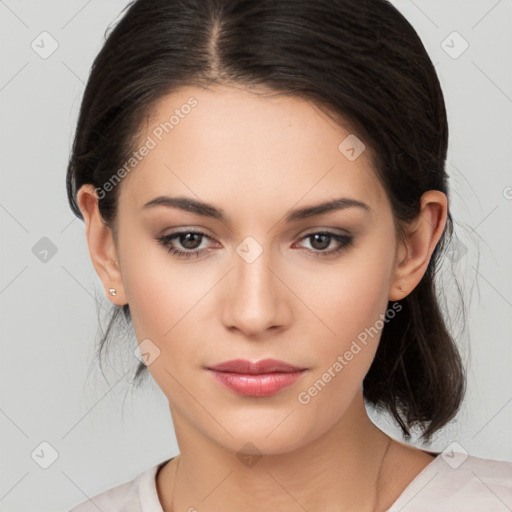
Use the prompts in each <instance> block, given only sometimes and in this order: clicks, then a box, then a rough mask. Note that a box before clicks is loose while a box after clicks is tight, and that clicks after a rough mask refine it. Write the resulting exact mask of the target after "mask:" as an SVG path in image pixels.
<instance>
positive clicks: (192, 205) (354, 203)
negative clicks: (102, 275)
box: [142, 196, 371, 223]
mask: <svg viewBox="0 0 512 512" xmlns="http://www.w3.org/2000/svg"><path fill="white" fill-rule="evenodd" d="M156 206H166V207H168V208H177V209H179V210H183V211H186V212H190V213H195V214H197V215H202V216H204V217H211V218H213V219H217V220H219V221H221V222H225V223H229V222H230V218H229V217H228V216H227V215H226V214H225V212H224V210H223V209H222V208H216V207H215V206H213V205H212V204H209V203H205V202H203V201H197V200H195V199H192V198H189V197H169V196H158V197H155V198H154V199H152V200H151V201H148V202H147V203H145V204H144V206H143V207H142V208H143V209H144V210H145V209H149V208H154V207H156ZM347 208H361V209H363V210H365V211H368V212H370V211H371V208H370V207H369V206H368V205H367V204H366V203H363V202H362V201H358V200H356V199H351V198H348V197H340V198H338V199H333V200H332V201H327V202H325V203H320V204H317V205H315V206H307V207H305V208H298V209H296V210H293V211H291V212H289V213H288V214H287V215H286V217H285V221H286V222H288V223H291V222H298V221H301V220H305V219H308V218H310V217H315V216H318V215H322V214H325V213H330V212H334V211H337V210H345V209H347Z"/></svg>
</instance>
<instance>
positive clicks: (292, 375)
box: [206, 359, 306, 397]
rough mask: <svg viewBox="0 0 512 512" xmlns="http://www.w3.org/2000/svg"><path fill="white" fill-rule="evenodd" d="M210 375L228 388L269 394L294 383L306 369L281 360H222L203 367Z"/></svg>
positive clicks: (259, 394)
mask: <svg viewBox="0 0 512 512" xmlns="http://www.w3.org/2000/svg"><path fill="white" fill-rule="evenodd" d="M206 369H207V370H208V371H209V372H210V373H211V375H212V376H213V378H214V379H215V380H216V381H217V382H219V383H220V384H222V385H224V386H225V387H227V388H228V389H230V390H231V391H234V392H235V393H237V394H239V395H242V396H251V397H265V396H271V395H274V394H276V393H277V392H279V391H280V390H281V389H284V388H285V387H288V386H291V385H292V384H294V383H295V382H296V381H297V380H298V379H299V378H300V377H301V376H302V374H303V373H304V372H305V371H306V368H300V367H298V366H293V365H291V364H288V363H285V362H284V361H278V360H275V359H264V360H262V361H257V362H255V363H253V362H251V361H246V360H243V359H236V360H232V361H225V362H223V363H220V364H217V365H215V366H210V367H207V368H206Z"/></svg>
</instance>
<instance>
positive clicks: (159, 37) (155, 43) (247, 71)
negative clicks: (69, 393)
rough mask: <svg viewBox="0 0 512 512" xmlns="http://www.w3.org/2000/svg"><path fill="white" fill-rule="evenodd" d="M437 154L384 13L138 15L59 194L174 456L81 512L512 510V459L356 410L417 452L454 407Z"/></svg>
mask: <svg viewBox="0 0 512 512" xmlns="http://www.w3.org/2000/svg"><path fill="white" fill-rule="evenodd" d="M447 142H448V129H447V120H446V111H445V106H444V100H443V95H442V91H441V89H440V85H439V81H438V79H437V76H436V73H435V70H434V68H433V66H432V63H431V61H430V59H429V57H428V55H427V53H426V51H425V49H424V47H423V45H422V43H421V41H420V39H419V37H418V36H417V34H416V32H415V31H414V29H413V28H412V27H411V26H410V24H409V23H408V22H407V21H406V20H405V18H404V17H403V16H402V15H401V14H400V13H399V12H398V11H397V10H396V9H395V8H394V7H393V6H392V5H390V4H389V3H388V2H386V1H384V0H366V1H360V0H337V1H335V2H331V1H330V2H327V1H324V0H319V1H315V2H303V1H292V2H290V1H284V0H272V1H270V0H268V1H266V0H263V1H261V0H260V1H257V2H253V1H246V0H245V1H243V0H202V1H198V0H182V1H177V0H157V1H155V0H153V1H149V0H137V1H135V2H133V3H132V4H131V5H130V6H129V8H128V10H127V12H126V13H125V14H124V16H123V18H122V19H121V21H120V22H119V23H118V24H117V26H116V27H115V28H114V30H113V31H112V32H111V34H110V35H109V36H108V39H107V41H106V43H105V45H104V47H103V49H102V50H101V52H100V53H99V55H98V57H97V58H96V60H95V62H94V65H93V69H92V72H91V76H90V77H89V81H88V84H87V87H86V90H85V94H84V99H83V102H82V106H81V111H80V116H79V120H78V126H77V132H76V136H75V142H74V146H73V151H72V155H71V158H70V163H69V168H68V178H67V185H68V194H69V199H70V204H71V207H72V209H73V211H74V213H75V214H76V215H77V216H79V217H80V218H82V219H83V220H84V221H85V226H86V236H87V241H88V245H89V250H90V255H91V258H92V261H93V264H94V266H95V269H96V271H97V273H98V275H99V277H100V279H101V281H102V283H103V286H104V289H105V293H106V294H107V296H108V297H109V299H110V300H111V301H112V302H113V304H114V305H115V312H114V315H113V317H112V322H114V321H115V320H116V318H117V317H118V316H119V314H120V312H122V314H123V316H124V318H125V319H126V320H127V321H131V322H132V323H133V327H134V331H135V334H136V336H137V340H138V343H139V348H140V354H141V363H140V365H139V368H138V370H137V373H136V378H137V379H140V378H142V377H143V376H144V375H145V374H146V373H147V372H148V371H149V373H150V375H151V377H152V378H154V379H155V381H156V382H157V384H158V385H159V386H160V388H161V389H162V391H163V392H164V393H165V395H166V397H167V398H168V400H169V407H170V411H171V414H172V418H173V423H174V428H175V432H176V438H177V441H178V445H179V448H180V454H179V456H177V457H174V458H172V459H170V460H165V461H163V462H162V463H160V464H158V465H156V466H154V467H153V468H149V469H147V470H146V471H144V472H143V473H141V474H140V475H139V476H138V477H137V478H136V479H135V480H133V481H132V482H128V483H126V484H123V485H120V486H118V487H115V488H113V489H110V490H107V491H105V492H103V493H101V494H100V495H98V496H96V497H94V498H92V499H91V500H88V501H86V502H84V503H82V504H80V505H79V506H77V507H75V508H74V509H73V511H75V512H85V511H87V510H98V509H100V510H105V511H106V510H108V511H114V510H119V511H121V510H123V511H143V512H150V511H159V512H170V511H177V510H189V511H193V510H198V511H202V510H204V511H217V510H219V511H220V510H222V511H224V512H229V511H231V510H244V511H245V510H247V511H264V510H265V511H266V510H283V511H289V510H301V509H302V510H307V511H316V510H322V511H338V510H357V511H377V510H379V511H380V510H390V511H393V512H394V511H398V510H402V509H404V508H405V510H436V511H439V510H459V509H464V510H491V509H494V508H493V507H498V506H503V504H507V506H509V507H510V506H512V483H511V478H510V476H511V471H510V470H511V469H512V463H506V462H498V461H492V460H487V459H480V458H477V457H473V456H469V457H467V454H464V453H458V452H457V450H453V449H450V450H448V451H447V452H445V453H442V454H439V453H432V452H428V451H424V450H420V449H418V448H415V447H413V446H412V445H409V444H406V443H403V442H400V441H398V440H395V439H393V438H391V437H390V436H388V435H387V434H385V433H384V432H382V431H381V430H380V429H379V428H377V427H376V426H375V425H374V424H373V423H372V421H371V420H370V418H369V417H368V414H367V411H366V407H365V405H366V404H371V405H373V406H376V407H377V408H379V409H382V410H384V411H387V412H389V413H390V414H391V415H392V417H393V418H394V419H395V420H396V422H397V423H398V425H399V426H400V427H401V429H402V431H403V433H404V437H405V438H406V439H409V438H410V434H411V431H412V430H413V429H414V428H418V429H419V430H420V431H421V437H422V439H424V440H426V441H429V440H430V439H431V438H432V436H433V434H435V433H436V432H437V431H439V430H440V429H441V428H442V427H443V426H445V425H446V424H447V423H448V422H449V421H450V420H451V419H452V418H453V417H454V416H455V414H456V413H457V410H458V408H459V406H460V404H461V401H462V399H463V396H464V390H465V377H464V368H463V365H462V363H461V358H460V355H459V353H458V351H457V348H456V345H455V343H454V341H453V339H452V338H451V336H450V334H449V333H448V331H447V328H446V325H445V323H444V320H443V317H442V315H441V312H440V309H439V306H438V302H437V297H436V293H435V288H434V276H435V272H436V268H437V266H438V264H439V261H440V259H441V257H442V254H443V248H444V247H445V245H446V243H447V242H448V239H449V236H450V234H451V229H452V219H451V215H450V212H449V208H448V198H447V195H448V190H447V185H446V179H447V178H446V173H445V158H446V151H447ZM108 332H109V330H107V334H108ZM103 341H105V340H103ZM486 482H487V483H486ZM500 501H501V503H500Z"/></svg>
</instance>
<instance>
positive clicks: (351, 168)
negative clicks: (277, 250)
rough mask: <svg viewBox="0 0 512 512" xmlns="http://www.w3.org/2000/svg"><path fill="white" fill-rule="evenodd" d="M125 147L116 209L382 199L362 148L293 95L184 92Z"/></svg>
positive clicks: (159, 108) (158, 108)
mask: <svg viewBox="0 0 512 512" xmlns="http://www.w3.org/2000/svg"><path fill="white" fill-rule="evenodd" d="M144 148H146V149H144ZM363 148H364V149H363ZM134 149H135V150H138V153H139V157H138V159H137V163H136V165H135V166H134V167H133V170H130V172H129V173H126V178H124V181H123V183H122V187H121V191H120V203H121V202H129V203H130V204H132V205H139V206H141V205H142V204H143V203H145V202H146V201H148V200H150V199H152V198H153V197H154V196H156V195H162V194H165V193H169V194H173V195H177V194H184V195H188V196H197V197H198V198H201V199H203V200H205V201H206V200H207V201H208V202H212V203H215V202H216V201H218V200H221V201H222V199H223V198H225V199H226V201H227V200H228V199H229V202H230V204H235V203H234V199H236V198H243V203H244V205H245V206H248V205H251V206H252V207H254V208H260V209H261V207H262V206H263V203H264V204H281V205H283V203H291V204H289V205H288V207H289V206H291V205H293V204H296V203H298V202H301V201H303V202H304V203H311V202H314V201H315V199H316V198H321V199H322V200H325V199H326V197H327V198H328V196H329V195H331V196H333V197H334V196H337V195H339V194H351V195H354V196H358V197H357V198H358V199H364V200H366V202H372V203H374V204H375V203H378V202H381V201H386V199H385V197H384V196H383V190H382V188H381V186H380V184H379V183H378V180H377V179H376V176H375V173H374V170H373V168H372V165H371V161H370V148H369V147H368V146H366V147H365V146H364V141H361V140H359V139H358V138H357V137H356V136H355V134H352V133H351V132H350V130H349V129H348V128H346V127H342V126H340V125H339V124H338V123H336V122H335V121H333V119H331V118H330V117H329V116H328V115H327V114H326V113H325V112H323V111H322V110H320V109H319V108H318V107H317V106H316V105H315V104H313V103H311V102H309V101H306V100H304V99H301V98H298V97H296V96H284V95H275V94H274V95H269V94H262V93H255V92H253V91H249V90H247V89H244V88H241V87H233V86H215V87H213V88H208V89H201V88H197V87H184V88H181V89H179V90H177V91H175V92H173V93H171V94H169V95H167V96H165V97H164V98H162V99H161V100H160V101H159V102H158V103H157V104H156V105H155V106H154V108H153V109H152V111H151V113H150V115H148V117H147V118H146V120H145V122H144V123H143V124H142V126H141V130H140V132H139V135H138V143H137V145H136V147H135V148H134ZM142 153H144V155H142ZM359 153H360V154H359ZM358 154H359V156H358ZM354 156H355V157H356V158H354Z"/></svg>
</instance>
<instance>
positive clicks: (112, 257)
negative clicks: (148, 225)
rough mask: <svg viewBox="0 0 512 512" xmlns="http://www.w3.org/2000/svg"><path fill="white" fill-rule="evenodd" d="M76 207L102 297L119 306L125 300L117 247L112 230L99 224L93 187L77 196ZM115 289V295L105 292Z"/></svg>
mask: <svg viewBox="0 0 512 512" xmlns="http://www.w3.org/2000/svg"><path fill="white" fill-rule="evenodd" d="M77 204H78V206H79V208H80V211H81V212H82V215H83V217H84V221H85V232H86V237H87V244H88V246H89V254H90V255H91V260H92V263H93V265H94V268H95V269H96V272H97V274H98V276H99V278H100V279H101V281H102V283H103V288H104V290H105V295H106V296H107V297H108V298H109V299H110V300H111V301H112V302H113V303H114V304H116V305H118V306H122V305H124V304H126V303H127V302H128V301H127V300H126V296H125V292H124V288H123V283H122V280H121V271H120V267H119V259H118V255H117V248H116V245H115V241H114V236H113V232H112V229H111V228H110V227H108V226H107V225H106V224H105V222H104V221H103V219H102V217H101V215H100V212H99V209H98V198H97V195H96V193H95V192H94V186H93V185H90V184H87V185H83V186H82V187H80V190H79V191H78V193H77ZM110 288H115V290H116V295H115V296H113V295H110V293H109V289H110Z"/></svg>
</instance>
